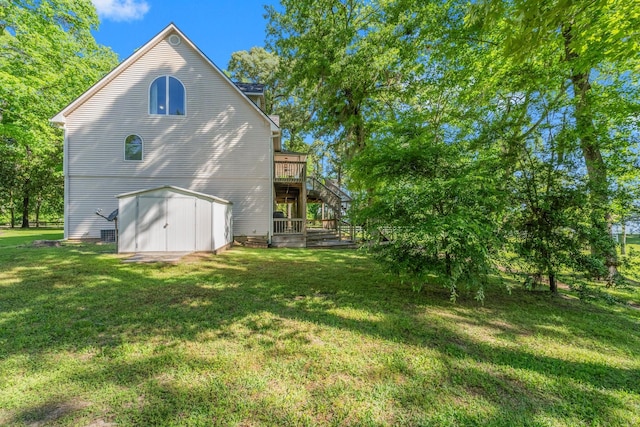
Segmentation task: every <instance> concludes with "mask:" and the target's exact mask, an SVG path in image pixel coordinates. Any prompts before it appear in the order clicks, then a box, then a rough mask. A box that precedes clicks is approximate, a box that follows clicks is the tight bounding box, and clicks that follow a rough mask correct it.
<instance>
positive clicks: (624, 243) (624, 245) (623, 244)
mask: <svg viewBox="0 0 640 427" xmlns="http://www.w3.org/2000/svg"><path fill="white" fill-rule="evenodd" d="M621 224H622V238H621V239H620V254H621V255H626V254H627V224H625V222H624V221H622V223H621Z"/></svg>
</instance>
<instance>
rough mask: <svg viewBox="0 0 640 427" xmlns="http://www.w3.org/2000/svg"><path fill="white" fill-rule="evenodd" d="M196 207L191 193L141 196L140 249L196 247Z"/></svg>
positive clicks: (153, 250) (139, 203)
mask: <svg viewBox="0 0 640 427" xmlns="http://www.w3.org/2000/svg"><path fill="white" fill-rule="evenodd" d="M195 216H196V207H195V199H194V198H191V197H171V198H164V197H140V198H139V200H138V221H137V225H138V227H137V233H136V235H137V251H139V252H165V251H180V252H183V251H185V252H186V251H194V250H195V249H196V222H195Z"/></svg>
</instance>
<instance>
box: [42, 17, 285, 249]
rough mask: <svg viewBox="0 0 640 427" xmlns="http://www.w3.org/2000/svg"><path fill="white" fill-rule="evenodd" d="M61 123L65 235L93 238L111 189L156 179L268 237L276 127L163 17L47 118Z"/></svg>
mask: <svg viewBox="0 0 640 427" xmlns="http://www.w3.org/2000/svg"><path fill="white" fill-rule="evenodd" d="M52 121H53V122H55V123H58V124H60V125H63V126H64V129H65V141H64V144H65V146H64V148H65V150H64V153H65V154H64V173H65V238H67V239H87V238H100V232H101V230H103V229H105V228H107V229H110V228H113V224H110V223H108V222H106V221H105V220H104V219H103V218H100V217H98V216H97V215H95V212H96V210H97V209H102V211H103V212H105V213H109V212H111V211H112V210H114V209H116V208H117V207H118V200H117V199H116V197H115V196H116V195H119V194H123V193H129V192H136V191H140V190H144V189H150V188H157V187H162V186H166V185H170V186H175V187H180V188H183V189H188V190H190V191H195V192H199V193H204V194H207V195H212V196H215V197H218V198H220V199H224V200H227V201H229V202H230V203H231V204H232V205H233V232H234V234H235V236H236V237H239V236H258V237H264V238H269V236H270V235H271V233H272V228H273V221H272V212H273V201H274V193H273V192H274V189H273V179H272V177H273V156H274V139H277V138H279V129H278V127H277V126H276V125H275V124H274V122H273V121H271V119H269V117H268V116H266V115H265V114H264V113H263V112H262V111H261V110H260V109H259V108H258V107H257V106H256V105H255V103H253V102H252V101H251V100H250V99H249V98H248V97H247V96H246V95H245V94H243V93H242V92H241V91H240V90H239V89H238V88H237V87H236V86H235V85H234V84H233V83H232V82H231V81H230V80H229V79H228V78H227V77H226V76H225V75H224V74H223V73H222V72H221V71H220V70H219V69H218V68H217V67H216V66H215V65H214V64H212V63H211V62H210V61H209V60H208V59H207V58H206V57H205V56H204V55H203V54H202V52H200V50H199V49H198V48H197V47H196V46H195V45H193V43H192V42H191V41H189V40H188V39H187V38H186V37H185V36H184V34H183V33H181V32H180V31H179V30H178V29H177V28H176V27H175V26H174V25H173V24H171V25H169V26H168V27H167V28H165V29H164V30H163V31H162V32H160V33H159V34H158V35H157V36H156V37H154V38H153V39H152V40H151V41H149V42H148V43H147V44H146V45H144V46H143V47H142V48H140V49H139V50H138V51H137V52H136V53H135V54H134V55H132V56H131V57H130V58H128V59H127V60H125V61H124V62H123V63H121V64H120V65H119V66H118V67H117V68H116V69H115V70H113V71H112V72H111V73H110V74H108V75H107V76H106V77H105V78H104V79H102V80H101V81H100V82H98V83H97V84H96V85H95V86H94V87H92V88H91V89H89V90H88V91H87V92H86V93H85V94H84V95H82V96H81V97H80V98H78V99H77V100H76V101H74V102H73V103H72V104H70V105H69V106H67V107H66V108H65V109H64V110H63V111H62V112H60V113H59V114H58V115H57V116H56V117H54V118H53V119H52Z"/></svg>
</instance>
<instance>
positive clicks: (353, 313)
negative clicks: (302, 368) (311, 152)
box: [0, 246, 640, 425]
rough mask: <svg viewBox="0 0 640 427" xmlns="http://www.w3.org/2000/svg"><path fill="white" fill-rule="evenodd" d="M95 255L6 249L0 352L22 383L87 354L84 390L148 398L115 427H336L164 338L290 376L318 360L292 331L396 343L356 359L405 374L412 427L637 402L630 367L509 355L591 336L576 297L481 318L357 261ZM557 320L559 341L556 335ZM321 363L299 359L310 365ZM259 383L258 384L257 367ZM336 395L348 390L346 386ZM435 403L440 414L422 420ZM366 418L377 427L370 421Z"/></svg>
mask: <svg viewBox="0 0 640 427" xmlns="http://www.w3.org/2000/svg"><path fill="white" fill-rule="evenodd" d="M100 251H103V252H102V253H101V252H100ZM104 251H107V249H100V247H95V246H80V247H66V248H56V249H21V250H17V251H16V256H15V257H14V261H13V262H11V263H10V265H9V266H8V268H7V269H6V270H5V273H2V275H0V280H6V281H7V282H8V284H6V285H2V286H0V315H1V316H2V317H1V320H2V330H1V331H0V344H1V345H0V357H2V359H7V358H10V357H12V356H28V358H29V359H30V363H29V368H28V370H29V372H31V373H32V374H39V373H44V372H46V371H47V370H50V369H52V364H53V363H55V362H52V360H51V354H53V353H56V352H63V351H70V352H74V353H82V352H85V353H88V354H89V356H88V357H89V359H90V360H89V361H88V362H87V364H86V366H83V365H80V366H79V367H78V369H77V370H76V371H75V372H74V373H73V374H72V375H70V376H69V378H68V381H71V382H73V383H76V384H87V385H88V387H89V388H93V389H95V391H96V392H98V391H99V390H100V389H103V388H105V387H111V386H116V387H124V388H127V389H133V390H135V391H136V393H138V394H140V396H144V402H143V403H140V404H131V405H130V406H126V405H124V406H123V405H122V404H121V403H119V404H118V405H120V406H118V407H116V408H114V411H116V412H117V413H118V414H119V415H118V416H117V417H116V418H117V419H118V420H120V421H122V422H125V423H132V422H133V423H149V422H151V423H153V422H154V421H159V420H165V421H166V420H173V421H174V422H175V423H180V422H186V421H185V420H189V419H191V420H192V421H193V420H196V419H197V420H202V419H204V418H202V419H201V418H198V417H201V416H204V417H209V418H208V419H220V420H222V419H221V418H219V417H230V416H231V417H236V418H237V420H238V422H242V420H246V419H251V418H255V419H258V420H262V421H263V422H264V423H266V424H274V423H275V424H278V423H294V424H312V423H313V422H314V421H315V422H318V423H320V424H331V423H335V422H336V421H337V420H339V419H342V420H347V419H348V414H346V413H334V414H333V415H331V417H329V418H326V420H325V421H326V422H323V421H322V420H323V419H325V418H323V417H325V416H327V417H328V415H327V414H323V413H321V412H324V411H329V409H326V408H324V409H317V408H316V409H314V408H313V405H311V404H309V403H307V404H299V405H298V406H299V407H297V409H296V408H294V409H288V408H287V406H286V404H285V403H283V402H281V401H279V400H277V398H276V397H277V396H276V397H274V393H277V392H276V391H274V390H270V389H269V388H268V387H265V386H264V385H260V386H247V385H243V384H239V383H237V382H236V381H238V379H237V378H235V377H234V378H229V377H226V376H224V375H217V374H216V369H218V370H221V371H224V370H225V369H226V370H232V369H234V363H233V362H234V361H233V359H231V360H227V359H225V357H223V356H221V355H220V354H215V355H213V356H212V355H201V356H193V355H187V354H185V353H184V352H183V351H182V350H176V348H175V345H176V343H185V342H193V343H200V344H202V343H203V341H206V340H212V341H215V340H225V342H227V343H233V344H237V345H240V346H241V347H242V346H245V347H246V346H255V348H256V350H257V352H258V354H259V355H261V356H260V357H271V358H274V359H286V360H288V359H287V358H289V359H291V361H290V363H289V362H287V363H288V365H287V364H285V365H286V366H290V365H291V364H294V365H293V366H297V365H295V363H296V362H295V360H294V359H296V358H305V357H308V356H309V355H315V354H316V353H317V352H316V348H315V347H314V345H316V344H317V343H315V342H314V336H313V331H311V332H300V331H299V330H296V329H295V328H296V327H299V325H300V324H301V323H302V324H305V325H318V327H320V328H325V330H326V328H331V329H334V330H336V331H346V332H347V333H349V334H355V336H362V337H365V339H366V340H368V341H371V340H373V341H376V342H380V343H382V344H383V347H384V348H389V346H393V345H394V344H397V345H398V346H399V348H402V352H401V353H400V354H399V355H398V356H397V357H396V358H395V359H394V360H396V359H397V360H396V361H395V362H394V363H389V364H387V365H385V362H384V361H385V360H387V359H385V358H386V357H387V356H388V355H383V354H382V353H383V352H385V351H387V350H382V349H380V350H376V349H374V353H373V354H366V353H365V354H363V355H362V358H363V359H362V360H365V361H369V360H370V361H371V363H373V364H376V367H375V369H378V370H379V369H380V365H382V366H383V368H382V369H384V370H386V372H383V373H380V372H378V373H376V374H375V375H374V378H377V379H374V380H373V382H376V381H378V382H382V383H384V384H386V382H387V381H388V379H389V378H395V377H396V376H399V377H400V378H402V381H403V382H404V385H401V386H394V387H393V390H394V391H393V392H391V393H390V395H391V396H392V399H391V402H392V403H388V404H390V405H392V406H393V407H394V408H395V410H396V411H397V412H398V413H399V414H404V415H402V417H404V418H403V419H405V420H408V421H410V422H414V423H422V424H447V423H448V424H462V425H466V424H487V425H542V424H544V422H543V421H540V419H543V418H544V417H547V419H549V418H551V419H557V420H571V419H577V420H581V421H582V422H583V423H584V424H589V423H592V422H601V423H611V424H612V425H615V424H616V422H617V419H616V417H617V415H618V414H619V411H620V410H628V408H626V407H625V402H622V401H621V400H619V399H618V398H616V397H615V396H613V395H612V393H613V392H626V393H632V394H633V395H635V399H636V401H637V399H638V397H637V395H638V394H640V389H639V388H638V387H639V386H638V384H640V375H639V372H638V369H635V368H630V369H624V368H619V367H615V366H610V365H603V364H599V363H589V362H575V361H569V360H565V359H562V358H559V357H553V356H548V355H545V354H535V353H533V352H532V351H530V350H527V349H525V348H522V347H518V346H517V345H516V344H517V342H518V338H519V335H520V334H536V335H540V336H543V337H547V338H550V339H551V338H552V339H571V336H573V335H578V336H589V335H591V334H593V333H594V329H593V326H591V323H589V324H586V323H582V322H580V317H581V316H583V315H584V314H583V310H585V308H584V307H582V306H581V305H580V303H579V302H571V301H561V300H551V299H549V298H547V297H543V296H540V295H532V294H526V293H516V294H514V295H511V296H505V295H496V299H495V300H491V299H489V301H488V303H487V306H489V305H490V304H491V306H490V307H485V308H481V307H477V306H475V305H474V304H471V305H470V304H468V303H465V302H464V301H462V302H460V303H459V304H458V305H452V304H451V303H450V302H449V301H448V294H447V291H446V290H444V289H434V290H428V291H426V292H424V293H420V294H418V293H415V292H413V291H412V290H411V289H409V288H407V287H405V286H402V285H400V284H398V283H397V281H396V280H395V278H394V277H392V276H389V275H387V274H384V272H382V271H381V270H380V269H379V268H378V267H377V266H375V265H374V264H372V263H371V262H370V261H369V260H367V259H366V258H363V257H362V256H361V255H360V254H358V253H356V252H331V251H317V252H312V251H273V252H271V251H269V252H264V251H247V250H235V251H231V252H228V253H226V254H223V255H221V256H216V257H208V258H200V259H199V260H198V261H197V262H194V263H193V264H191V263H189V262H186V263H183V264H181V265H178V266H171V265H130V264H126V265H125V264H122V263H121V262H120V259H119V258H118V257H117V256H114V255H109V254H106V253H104ZM329 265H331V266H333V267H332V268H328V266H329ZM335 266H340V268H335ZM0 283H1V282H0ZM489 298H491V297H489ZM493 301H495V303H494V302H493ZM527 305H529V307H532V306H534V305H535V306H538V308H537V309H539V307H542V310H549V311H550V312H551V313H552V315H550V316H549V319H548V320H545V318H542V319H543V320H540V319H541V317H540V316H539V315H538V316H530V317H528V316H527V315H526V311H523V310H522V307H523V306H525V307H526V306H527ZM586 311H587V313H588V315H589V316H595V317H597V318H600V319H602V322H607V323H610V322H614V321H615V323H616V327H617V328H618V330H619V331H620V332H619V335H618V336H616V337H615V341H613V342H606V343H605V341H606V337H601V338H596V340H598V339H601V340H602V341H603V347H604V346H605V344H606V345H608V346H609V347H611V348H612V354H621V353H623V354H629V353H628V352H630V351H636V352H637V350H638V348H639V347H640V344H639V343H638V338H637V334H636V333H635V332H634V331H637V328H638V325H637V324H636V323H635V322H633V321H631V320H629V319H627V318H625V317H620V316H617V317H615V318H614V317H613V315H612V314H611V313H609V312H606V311H604V310H601V309H599V308H597V307H588V308H587V309H586ZM443 313H445V314H447V315H452V316H453V317H452V318H447V317H446V316H443V315H442V314H443ZM494 315H495V317H494ZM496 318H498V320H496ZM265 319H266V320H265ZM283 320H286V321H287V322H285V321H283ZM464 322H467V323H469V325H476V326H477V325H480V326H486V327H490V328H494V329H497V330H498V332H499V333H498V334H496V335H495V338H496V339H498V341H499V342H496V343H493V342H491V341H485V340H483V339H474V338H473V337H470V336H469V335H466V334H464V333H462V332H461V331H464V329H460V328H464ZM291 323H293V325H294V326H293V329H292V326H291ZM558 324H564V325H565V326H566V330H567V331H568V332H562V331H560V332H558V330H557V329H555V328H553V326H557V325H558ZM454 326H455V327H454ZM625 338H628V339H625ZM325 340H326V338H325ZM136 343H144V344H145V345H147V346H149V347H150V348H151V350H149V352H150V353H149V354H143V355H141V356H140V357H138V358H135V359H133V360H130V359H129V360H123V357H122V353H123V352H126V350H123V348H126V346H127V345H131V344H136ZM282 343H284V345H285V347H282ZM329 344H332V343H329ZM507 344H513V345H507ZM335 345H336V346H339V344H338V343H336V344H335ZM279 346H280V347H279ZM250 350H251V349H250V348H249V349H244V350H243V351H250ZM421 354H428V355H429V357H436V358H437V359H439V363H441V364H442V366H444V368H443V369H442V371H441V372H439V373H438V374H437V375H438V377H439V380H440V381H441V382H442V386H443V391H442V392H434V391H433V390H431V389H430V388H431V387H432V385H433V383H432V382H431V380H429V379H427V378H426V377H424V373H423V372H422V371H421V369H423V368H420V367H415V366H412V362H410V361H409V359H408V358H409V356H411V355H414V356H415V355H421ZM631 354H633V353H631ZM433 355H435V356H433ZM326 357H328V356H321V357H319V359H318V360H316V361H313V360H311V361H310V362H309V363H311V364H312V365H313V364H314V363H315V364H321V363H323V360H325V358H326ZM425 357H426V356H425ZM362 360H360V361H359V363H360V362H362ZM381 360H382V362H380V361H381ZM262 363H265V362H264V360H263V361H262ZM183 366H187V367H188V370H189V371H190V372H195V373H197V374H198V375H202V373H203V372H208V374H207V375H209V376H210V377H209V379H208V380H207V381H205V382H204V384H198V385H197V386H196V385H189V384H182V383H180V382H176V381H175V379H169V380H167V379H166V378H165V379H164V380H163V375H165V374H166V373H167V371H169V372H175V371H179V370H180V369H182V367H183ZM487 366H488V368H487ZM480 367H485V368H480ZM316 368H318V369H320V368H322V367H321V366H316ZM337 369H338V370H339V369H340V368H337ZM345 369H346V368H345ZM373 370H374V367H372V372H373ZM39 371H41V372H39ZM345 372H346V373H345V374H344V375H346V376H347V377H353V374H352V373H349V372H348V371H345ZM256 373H257V376H258V377H260V375H262V374H261V373H260V371H259V370H258V371H256ZM522 373H529V374H531V375H534V376H535V375H537V376H539V377H544V378H545V383H544V390H540V389H539V388H538V387H539V385H537V384H536V383H535V382H532V381H531V380H523V379H520V378H519V377H518V376H519V375H521V374H522ZM277 375H284V374H282V373H278V374H277ZM423 377H424V378H423ZM421 378H422V380H421ZM300 383H301V384H302V385H304V386H310V384H309V382H308V381H305V379H304V378H302V379H299V380H298V382H297V383H293V384H300ZM289 392H290V393H295V392H298V391H294V390H289ZM327 393H328V391H327ZM332 393H333V392H332ZM342 393H346V394H349V393H355V394H357V393H356V392H355V391H352V390H350V389H349V388H348V386H347V389H345V390H343V391H342ZM256 395H257V396H256ZM456 395H457V396H462V397H461V399H462V400H465V399H466V400H468V401H463V402H458V404H456V401H455V399H454V398H453V397H452V396H456ZM222 396H226V397H222ZM261 396H262V397H261ZM311 396H312V394H311ZM369 397H370V396H369ZM69 399H73V396H66V395H65V394H64V392H61V394H59V395H55V396H53V397H50V398H49V400H46V399H45V401H44V402H39V403H34V404H33V405H32V406H30V407H28V408H25V409H24V410H22V411H18V412H16V413H15V414H14V415H13V421H14V422H27V421H30V420H33V419H34V418H38V417H39V419H40V420H46V419H47V418H46V417H47V416H49V417H50V416H51V413H55V411H57V410H59V408H57V407H56V406H55V405H53V404H51V403H50V401H52V402H54V403H55V402H65V401H68V400H69ZM274 399H275V401H274ZM256 402H258V403H256ZM478 402H485V403H486V404H487V405H488V406H489V407H491V408H494V409H493V412H491V411H489V412H483V411H482V410H478V409H477V408H475V407H474V405H477V404H478ZM584 402H588V403H587V404H586V405H585V404H583V403H584ZM438 404H443V405H447V409H446V410H443V409H437V410H436V409H434V405H438ZM300 405H302V406H300ZM58 406H60V405H58ZM294 406H295V405H294ZM38 408H49V409H50V410H47V411H48V412H47V411H44V410H43V411H41V410H39V409H38ZM274 408H275V409H277V410H275V411H274ZM514 408H515V410H514ZM87 411H91V407H86V408H84V407H83V408H77V409H75V410H73V411H69V413H65V414H63V417H68V418H69V419H73V417H75V416H77V412H81V413H82V412H87ZM34 414H35V415H34ZM38 414H39V415H38ZM198 414H200V415H198ZM203 414H204V415H203ZM274 414H276V415H274ZM515 414H517V415H515ZM216 417H218V418H216ZM341 417H342V418H341ZM359 417H360V418H357V421H359V422H360V423H368V422H365V421H367V415H366V414H360V415H359ZM540 417H542V418H540ZM399 419H401V418H396V419H395V421H398V420H399ZM594 420H595V421H594ZM369 421H370V424H379V423H381V422H380V421H379V420H378V421H376V419H374V418H371V419H369Z"/></svg>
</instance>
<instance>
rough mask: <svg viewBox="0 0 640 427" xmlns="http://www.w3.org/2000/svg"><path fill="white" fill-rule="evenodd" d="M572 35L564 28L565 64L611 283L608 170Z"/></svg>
mask: <svg viewBox="0 0 640 427" xmlns="http://www.w3.org/2000/svg"><path fill="white" fill-rule="evenodd" d="M572 31H573V27H572V26H571V25H568V26H565V27H564V28H563V36H564V48H565V60H566V61H567V62H568V63H569V64H570V65H571V84H572V86H573V93H574V97H575V101H576V102H575V110H574V118H575V121H576V132H577V134H578V138H579V140H580V149H581V150H582V156H583V158H584V162H585V166H586V168H587V175H588V177H589V191H590V198H591V209H592V213H591V222H592V226H593V227H594V228H595V229H596V230H597V231H598V234H599V236H598V237H600V238H598V237H596V238H595V239H594V240H593V241H592V243H591V245H592V251H593V253H594V254H595V255H596V256H598V257H600V258H602V259H603V260H604V261H605V265H606V266H607V269H608V277H607V282H609V283H612V282H613V280H614V279H615V276H617V274H618V269H617V265H618V259H617V253H616V249H615V244H614V242H613V238H612V235H611V225H612V224H611V212H610V211H609V184H608V182H607V167H606V165H605V163H604V160H603V158H602V153H601V152H600V147H599V146H598V140H597V131H596V127H595V125H594V123H593V118H594V117H593V111H592V110H591V102H590V100H589V93H590V91H591V84H590V83H589V71H588V70H587V71H579V70H577V69H575V68H574V64H573V63H574V62H575V60H576V59H578V54H577V53H576V52H575V51H574V50H573V48H572V47H571V41H572ZM607 238H608V239H607ZM599 242H606V244H604V245H602V244H600V243H599Z"/></svg>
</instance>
